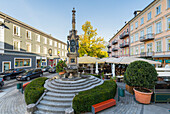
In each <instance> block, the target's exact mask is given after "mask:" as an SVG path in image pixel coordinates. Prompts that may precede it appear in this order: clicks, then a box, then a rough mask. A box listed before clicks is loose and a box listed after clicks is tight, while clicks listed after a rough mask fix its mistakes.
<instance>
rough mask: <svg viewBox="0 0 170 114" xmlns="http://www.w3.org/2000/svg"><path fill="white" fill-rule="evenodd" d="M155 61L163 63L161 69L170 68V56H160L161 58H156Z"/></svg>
mask: <svg viewBox="0 0 170 114" xmlns="http://www.w3.org/2000/svg"><path fill="white" fill-rule="evenodd" d="M153 59H154V60H155V61H159V62H161V63H162V65H161V66H159V67H165V66H167V65H169V66H170V55H159V56H154V57H153Z"/></svg>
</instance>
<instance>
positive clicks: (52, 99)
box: [35, 76, 104, 114]
mask: <svg viewBox="0 0 170 114" xmlns="http://www.w3.org/2000/svg"><path fill="white" fill-rule="evenodd" d="M103 82H104V81H103V80H101V79H98V78H96V77H94V76H90V77H87V78H85V79H79V80H76V81H62V80H59V79H55V80H52V81H49V80H47V81H46V82H45V84H44V87H45V88H46V89H47V90H48V92H47V93H46V95H45V96H44V97H43V99H42V100H41V101H40V103H39V104H38V106H37V108H38V110H37V111H36V112H35V114H65V110H66V109H67V108H70V107H72V101H73V98H74V96H75V94H77V93H79V92H81V91H86V90H89V89H92V88H94V87H96V86H98V85H101V84H103Z"/></svg>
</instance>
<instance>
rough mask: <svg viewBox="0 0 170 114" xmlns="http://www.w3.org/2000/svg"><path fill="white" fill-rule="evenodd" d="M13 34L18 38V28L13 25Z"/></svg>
mask: <svg viewBox="0 0 170 114" xmlns="http://www.w3.org/2000/svg"><path fill="white" fill-rule="evenodd" d="M13 34H14V35H17V36H20V27H18V26H16V25H14V26H13Z"/></svg>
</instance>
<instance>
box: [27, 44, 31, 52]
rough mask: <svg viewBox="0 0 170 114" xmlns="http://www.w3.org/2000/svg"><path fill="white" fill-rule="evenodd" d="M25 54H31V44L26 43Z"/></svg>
mask: <svg viewBox="0 0 170 114" xmlns="http://www.w3.org/2000/svg"><path fill="white" fill-rule="evenodd" d="M26 46H27V52H31V43H26Z"/></svg>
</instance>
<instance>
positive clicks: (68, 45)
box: [67, 41, 70, 53]
mask: <svg viewBox="0 0 170 114" xmlns="http://www.w3.org/2000/svg"><path fill="white" fill-rule="evenodd" d="M69 47H70V44H69V41H67V51H68V53H69V52H70V51H69Z"/></svg>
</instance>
